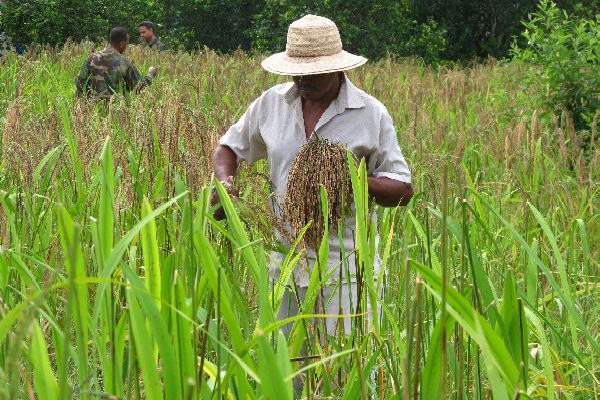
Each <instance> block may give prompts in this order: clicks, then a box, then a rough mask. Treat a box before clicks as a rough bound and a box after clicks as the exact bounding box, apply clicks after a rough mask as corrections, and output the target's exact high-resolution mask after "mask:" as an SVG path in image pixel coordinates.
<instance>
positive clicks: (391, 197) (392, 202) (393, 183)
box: [368, 177, 414, 207]
mask: <svg viewBox="0 0 600 400" xmlns="http://www.w3.org/2000/svg"><path fill="white" fill-rule="evenodd" d="M368 184H369V196H370V197H372V198H374V199H375V202H376V203H377V204H379V205H380V206H384V207H396V206H398V205H400V206H405V205H407V204H408V202H409V201H410V199H411V198H412V197H413V195H414V191H413V188H412V185H411V184H410V183H406V182H400V181H397V180H394V179H390V178H383V177H382V178H374V177H369V183H368Z"/></svg>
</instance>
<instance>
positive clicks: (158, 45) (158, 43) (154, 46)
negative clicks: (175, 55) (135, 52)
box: [142, 37, 165, 51]
mask: <svg viewBox="0 0 600 400" xmlns="http://www.w3.org/2000/svg"><path fill="white" fill-rule="evenodd" d="M142 47H143V48H145V49H146V48H147V49H153V50H159V51H163V50H164V49H165V45H164V44H162V43H161V41H160V40H158V38H157V37H155V38H154V40H153V41H152V43H150V44H147V43H146V42H143V43H142Z"/></svg>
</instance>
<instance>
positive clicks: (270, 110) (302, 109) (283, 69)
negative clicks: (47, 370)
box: [212, 15, 413, 334]
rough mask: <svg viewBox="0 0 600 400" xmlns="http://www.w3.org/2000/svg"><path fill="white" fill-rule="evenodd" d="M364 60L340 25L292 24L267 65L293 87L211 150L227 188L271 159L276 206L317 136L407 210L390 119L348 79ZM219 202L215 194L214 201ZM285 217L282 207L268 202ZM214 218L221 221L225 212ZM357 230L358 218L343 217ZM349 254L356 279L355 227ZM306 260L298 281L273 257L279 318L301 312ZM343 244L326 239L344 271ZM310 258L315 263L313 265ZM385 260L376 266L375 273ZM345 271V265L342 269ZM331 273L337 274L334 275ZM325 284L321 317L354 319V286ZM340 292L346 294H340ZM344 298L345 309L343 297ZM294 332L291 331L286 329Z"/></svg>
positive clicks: (387, 200)
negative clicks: (345, 152) (351, 49)
mask: <svg viewBox="0 0 600 400" xmlns="http://www.w3.org/2000/svg"><path fill="white" fill-rule="evenodd" d="M366 61H367V60H366V59H365V58H364V57H360V56H357V55H353V54H350V53H348V52H346V51H344V50H342V42H341V39H340V35H339V32H338V29H337V27H336V25H335V24H334V23H333V22H332V21H331V20H329V19H327V18H323V17H319V16H315V15H306V16H305V17H303V18H301V19H300V20H297V21H295V22H294V23H292V24H291V25H290V27H289V30H288V34H287V44H286V51H285V52H283V53H278V54H274V55H272V56H270V57H268V58H266V59H265V60H264V61H263V62H262V67H263V68H264V69H265V70H267V71H269V72H272V73H275V74H279V75H288V76H291V77H292V80H293V82H287V83H283V84H280V85H277V86H274V87H272V88H270V89H269V90H267V91H266V92H264V93H263V94H262V95H260V96H259V97H258V99H256V100H255V101H254V102H253V103H252V104H251V105H250V106H249V107H248V109H247V110H246V112H245V113H244V114H243V115H242V116H241V118H240V119H239V120H238V121H237V123H235V124H234V125H233V126H231V127H230V128H229V130H228V131H227V132H226V133H225V134H224V135H223V136H222V137H221V139H220V140H219V144H218V145H217V148H216V149H215V152H214V159H213V161H214V175H215V179H218V180H219V181H221V182H223V183H224V186H225V188H226V189H227V190H228V191H229V193H230V194H233V195H237V194H238V193H239V192H238V190H237V189H236V188H235V187H234V186H233V183H234V177H235V175H236V171H237V166H238V164H239V163H240V162H241V161H244V162H246V163H254V162H256V161H258V160H260V159H265V158H266V159H267V160H268V162H269V168H270V181H271V184H272V191H273V196H271V197H272V199H274V200H273V201H274V202H281V201H282V200H281V199H283V198H284V197H285V194H286V189H287V183H288V173H289V172H290V168H291V166H292V162H293V160H294V158H295V157H296V155H297V154H298V152H299V150H300V148H301V147H302V146H303V145H304V144H306V143H307V141H308V140H309V139H310V138H311V137H312V136H314V135H318V137H319V138H320V139H326V140H328V141H330V142H335V143H340V144H342V145H344V146H345V147H346V148H348V149H350V150H351V151H352V152H353V153H354V155H355V156H356V157H357V158H358V159H361V158H364V159H365V160H366V166H367V174H368V192H369V196H370V197H371V198H372V200H374V201H375V202H376V203H378V204H380V205H382V206H384V207H395V206H398V205H406V204H407V203H408V202H409V201H410V199H411V198H412V196H413V188H412V185H411V175H410V171H409V169H408V166H407V164H406V162H405V160H404V157H403V156H402V153H401V151H400V147H399V145H398V140H397V137H396V131H395V128H394V125H393V123H392V119H391V117H390V115H389V113H388V111H387V110H386V108H385V107H384V106H383V105H382V104H381V103H380V102H379V101H377V100H376V99H375V98H373V97H371V96H369V95H368V94H366V93H365V92H363V91H362V90H360V89H358V88H357V87H356V86H354V85H353V84H352V82H350V80H349V79H348V77H347V76H346V75H345V74H344V72H343V71H346V70H349V69H352V68H356V67H358V66H360V65H363V64H364V63H365V62H366ZM218 202H219V197H218V194H217V193H216V192H215V193H214V194H213V197H212V203H213V204H217V203H218ZM271 205H272V209H273V211H274V213H275V215H276V216H277V217H280V212H279V211H278V210H280V209H281V207H280V204H271ZM215 217H216V218H217V219H221V218H224V214H223V211H222V209H221V208H219V209H217V211H215ZM346 225H347V226H349V227H352V228H354V218H351V219H350V220H348V219H347V220H346ZM343 246H344V254H346V255H348V258H347V260H344V262H343V263H342V264H344V265H347V268H349V270H350V274H351V276H353V277H355V276H356V265H355V264H356V261H355V257H356V255H355V254H352V253H353V251H354V249H355V245H354V240H353V232H352V229H346V230H345V233H344V238H343ZM307 253H308V259H309V261H308V262H307V263H306V264H305V265H303V266H296V267H295V270H294V272H293V276H292V279H293V280H294V282H278V278H279V272H280V269H279V266H280V265H281V263H282V261H283V259H284V255H283V254H279V253H273V254H272V260H273V262H272V265H271V266H270V267H269V272H270V274H271V277H272V279H273V280H274V282H275V283H279V284H282V285H286V286H287V290H288V293H286V296H285V297H284V301H283V304H282V305H281V307H280V310H279V314H278V316H277V318H278V320H282V319H285V318H288V317H291V316H294V315H296V314H297V313H298V308H299V307H298V304H297V301H296V296H295V295H294V294H293V292H294V291H295V290H296V289H297V295H298V298H299V299H300V300H301V301H303V300H304V297H305V295H306V290H307V287H308V284H309V278H310V272H311V270H312V268H313V266H314V260H315V258H316V254H315V251H314V250H310V249H309V250H308V251H307ZM340 254H342V251H341V249H340V241H339V239H338V236H337V234H336V233H335V232H334V233H333V234H332V235H330V239H329V255H330V256H329V261H328V264H327V266H326V268H327V269H328V270H329V269H331V268H340V264H341V263H340ZM310 260H313V261H310ZM380 263H381V261H380V260H379V259H378V260H376V263H375V274H376V273H377V272H378V270H379V267H380ZM344 268H345V267H344ZM333 276H338V274H337V272H336V273H334V274H333ZM351 281H352V283H351V284H350V285H346V284H345V283H344V282H336V281H335V280H331V281H330V282H324V284H323V291H322V293H323V298H324V299H325V304H327V306H326V307H324V309H319V310H318V312H319V313H323V312H324V313H325V314H333V315H339V313H340V309H341V313H343V314H353V313H355V312H356V309H350V304H351V302H352V304H353V305H354V306H356V305H357V303H358V301H357V283H356V279H354V278H353V279H352V280H351ZM337 290H341V291H342V293H341V294H342V295H341V296H338V292H336V291H337ZM340 297H341V304H339V301H338V300H339V298H340ZM351 298H352V300H351ZM326 324H327V330H328V332H329V333H330V334H333V332H335V330H336V329H342V327H339V328H338V327H337V326H336V324H337V318H327V319H326ZM288 328H289V327H288ZM343 330H344V332H345V333H346V334H349V333H350V331H351V321H350V318H344V323H343Z"/></svg>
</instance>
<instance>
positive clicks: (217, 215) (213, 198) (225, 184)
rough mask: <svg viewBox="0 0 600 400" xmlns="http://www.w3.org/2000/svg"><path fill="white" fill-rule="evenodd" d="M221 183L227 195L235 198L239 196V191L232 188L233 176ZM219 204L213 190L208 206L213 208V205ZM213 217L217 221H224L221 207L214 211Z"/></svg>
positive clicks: (217, 195)
mask: <svg viewBox="0 0 600 400" xmlns="http://www.w3.org/2000/svg"><path fill="white" fill-rule="evenodd" d="M221 183H222V184H223V187H224V188H225V190H227V193H229V195H230V196H235V197H237V196H239V195H240V191H239V190H238V189H236V188H234V187H233V176H228V177H227V179H225V180H224V181H222V182H221ZM220 202H221V199H220V198H219V193H217V190H216V189H213V192H212V196H211V198H210V205H211V206H214V205H215V204H218V203H220ZM213 216H214V217H215V219H216V220H217V221H220V220H222V219H225V217H226V215H225V210H224V209H223V207H222V206H219V208H217V209H216V210H215V213H214V214H213Z"/></svg>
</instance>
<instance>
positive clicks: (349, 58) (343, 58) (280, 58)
mask: <svg viewBox="0 0 600 400" xmlns="http://www.w3.org/2000/svg"><path fill="white" fill-rule="evenodd" d="M366 62H367V59H366V58H364V57H361V56H356V55H354V54H350V53H348V52H347V51H344V50H342V51H341V52H340V53H338V54H334V55H331V56H319V57H289V56H288V55H287V54H286V53H285V52H284V53H277V54H273V55H272V56H270V57H267V58H266V59H265V60H264V61H263V62H262V63H261V65H262V67H263V68H264V69H265V70H267V71H269V72H272V73H274V74H278V75H292V76H294V75H315V74H325V73H328V72H339V71H346V70H349V69H352V68H356V67H359V66H361V65H363V64H364V63H366Z"/></svg>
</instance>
